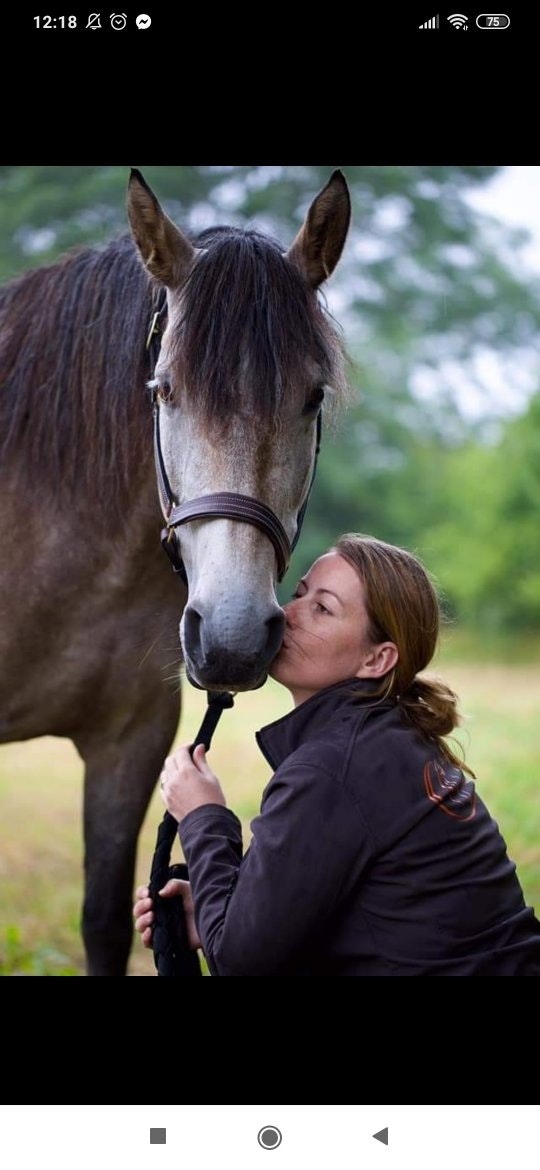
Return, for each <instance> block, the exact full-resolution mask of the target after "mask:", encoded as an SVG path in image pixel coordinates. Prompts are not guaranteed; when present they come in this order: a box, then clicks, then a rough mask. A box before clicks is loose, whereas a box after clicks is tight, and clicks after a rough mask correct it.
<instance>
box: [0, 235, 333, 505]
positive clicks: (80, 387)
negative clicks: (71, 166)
mask: <svg viewBox="0 0 540 1170" xmlns="http://www.w3.org/2000/svg"><path fill="white" fill-rule="evenodd" d="M194 242H195V243H196V245H197V246H198V247H199V248H200V249H201V252H200V255H199V258H198V261H197V264H196V265H195V266H194V268H193V270H192V272H191V274H190V275H189V276H188V278H187V281H186V284H185V289H184V292H185V298H184V302H183V304H184V308H183V319H182V322H181V327H180V328H179V329H178V330H177V334H176V338H177V340H176V342H174V343H173V345H174V350H173V359H174V361H175V362H176V361H177V362H178V370H179V372H180V373H181V375H182V376H183V379H184V380H185V384H186V385H187V386H189V392H190V395H193V403H194V406H195V408H196V409H197V410H198V411H200V412H201V414H202V416H203V417H204V418H205V419H206V420H207V421H208V423H209V424H212V423H213V422H215V421H217V420H219V421H220V422H221V423H222V424H223V422H224V421H225V420H226V419H227V417H228V416H230V414H231V411H232V408H233V405H234V400H235V395H236V392H237V389H238V386H237V382H238V375H239V372H240V371H241V373H242V378H243V382H244V385H245V386H246V387H248V393H249V394H250V395H251V396H252V402H251V406H252V407H253V412H254V413H255V414H256V415H257V416H258V417H260V418H261V420H262V421H266V422H268V421H271V422H272V423H274V422H275V421H276V416H277V415H278V414H279V407H280V404H281V402H282V399H283V395H284V394H285V393H286V391H287V389H288V387H289V386H290V385H292V384H294V383H296V384H300V385H302V384H306V382H307V373H306V368H305V359H306V354H308V355H310V356H311V357H312V358H313V359H314V361H315V362H316V363H317V365H318V367H319V369H320V372H321V380H322V381H323V382H327V383H328V384H329V385H330V386H331V387H332V389H333V390H334V391H336V392H337V395H338V397H339V395H340V392H341V391H342V390H344V389H345V377H344V373H343V350H342V346H341V340H340V338H339V336H338V332H337V330H336V329H335V328H334V325H333V323H332V320H331V318H330V315H329V314H328V313H327V311H326V310H325V309H324V308H323V306H322V305H321V304H320V302H319V301H318V299H317V298H316V297H315V296H313V295H312V294H310V292H309V290H308V289H307V287H306V285H305V283H304V280H303V278H302V277H301V275H300V273H298V272H297V271H296V269H295V268H294V267H293V265H291V264H290V263H288V262H287V261H286V260H285V258H284V256H283V252H282V249H281V247H280V245H279V244H278V243H277V242H276V241H275V240H272V239H270V238H269V237H268V236H263V235H261V234H260V233H259V232H256V231H251V230H247V231H246V230H241V229H236V228H229V227H226V228H212V229H209V230H208V231H206V232H203V233H202V234H201V235H200V236H198V237H197V239H196V240H195V241H194ZM160 295H162V293H161V290H160V289H159V287H158V286H157V285H155V284H154V282H153V281H152V280H151V279H150V278H149V277H148V275H147V273H146V271H145V269H144V267H143V265H142V263H141V261H140V258H139V255H138V252H137V250H136V247H135V245H134V243H133V240H132V237H131V236H130V235H125V236H121V237H119V238H117V239H115V240H113V241H111V242H110V243H108V244H106V245H105V246H103V247H84V248H81V249H79V250H76V251H73V252H70V253H68V254H67V255H66V256H64V257H62V258H60V259H59V260H57V261H56V262H55V263H53V264H50V265H47V266H44V267H42V268H36V269H33V270H31V271H29V272H27V273H25V274H24V275H22V276H20V277H18V278H16V279H14V280H12V281H11V282H9V283H8V284H7V285H5V286H4V287H3V288H2V289H0V339H1V341H0V387H1V391H0V459H1V460H2V462H3V464H4V465H9V463H10V462H12V464H13V468H14V470H15V471H16V473H18V474H19V475H24V476H25V479H26V480H27V481H28V479H30V480H32V481H33V482H34V483H35V488H36V491H39V492H40V493H44V492H45V491H47V490H48V491H49V492H52V493H53V494H54V496H55V498H64V499H65V498H66V496H67V497H68V498H70V499H72V500H73V498H74V493H78V494H79V493H81V492H84V493H85V495H88V494H90V495H92V494H93V495H94V496H96V494H97V493H99V495H100V496H101V499H102V501H103V499H104V498H105V499H106V500H107V502H108V504H110V508H111V510H113V511H114V510H115V509H118V508H120V507H121V504H122V496H123V493H125V492H126V491H127V490H130V489H133V487H134V482H133V481H134V474H135V471H137V472H139V470H140V469H145V468H146V465H147V462H149V461H151V459H152V437H151V436H152V420H151V411H150V405H149V395H148V390H147V382H148V380H149V378H150V377H151V375H152V372H153V371H152V370H151V368H150V357H149V353H148V351H147V350H146V338H147V334H148V329H149V324H150V321H151V316H152V313H153V311H154V310H155V309H156V307H157V304H158V301H159V297H160ZM248 406H249V404H248Z"/></svg>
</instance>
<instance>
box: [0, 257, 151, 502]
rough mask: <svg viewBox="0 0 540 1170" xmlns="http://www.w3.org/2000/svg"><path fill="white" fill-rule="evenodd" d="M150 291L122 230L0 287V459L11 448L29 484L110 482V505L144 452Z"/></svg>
mask: <svg viewBox="0 0 540 1170" xmlns="http://www.w3.org/2000/svg"><path fill="white" fill-rule="evenodd" d="M155 295H156V293H155V291H154V290H153V288H152V284H151V282H150V280H149V278H148V276H147V274H146V273H145V271H144V269H143V267H142V265H141V263H140V260H139V257H138V254H137V252H136V250H135V247H134V244H133V242H132V240H131V237H129V236H125V237H121V238H119V239H116V240H113V241H112V242H110V243H109V244H107V245H106V246H105V247H103V248H82V249H80V250H77V251H74V252H70V253H68V254H67V255H66V256H64V257H62V258H61V259H59V260H58V261H56V262H55V263H53V264H50V265H47V266H44V267H42V268H36V269H33V270H32V271H30V272H27V273H25V274H23V275H22V276H20V277H18V278H16V279H15V280H13V281H11V282H10V283H9V284H7V285H5V286H4V287H3V288H2V289H1V290H0V338H1V345H0V385H1V388H2V389H1V395H0V458H1V459H2V462H3V463H4V464H9V462H10V459H11V457H12V456H15V457H16V458H15V459H14V463H15V465H16V461H17V460H18V462H19V468H20V470H21V471H22V470H23V469H24V473H25V476H26V478H27V479H33V480H34V482H35V487H36V491H38V492H39V491H43V490H46V488H47V487H49V488H52V489H53V490H54V492H55V493H58V494H59V495H60V496H62V495H63V494H64V493H66V492H67V493H69V494H70V495H73V493H74V492H80V491H88V490H89V489H90V490H91V491H93V492H94V494H95V493H96V490H100V491H103V490H104V489H105V488H106V487H107V486H109V485H110V486H113V492H112V496H111V504H112V503H113V502H114V499H115V498H116V497H117V496H119V495H120V493H121V491H122V490H125V489H126V487H127V486H128V484H129V475H128V472H129V469H130V468H133V466H134V462H133V461H134V458H135V460H136V461H138V460H139V459H141V458H144V455H145V452H149V453H150V456H151V442H152V441H151V435H152V430H151V426H152V424H151V411H150V409H149V398H148V396H146V401H145V393H144V389H145V383H146V381H147V380H148V378H149V376H150V366H149V358H148V354H147V352H146V350H145V342H146V337H147V334H148V328H149V322H150V316H151V311H152V303H153V299H154V297H155ZM21 456H22V457H21ZM136 465H137V462H136V463H135V466H136ZM98 484H99V489H97V485H98Z"/></svg>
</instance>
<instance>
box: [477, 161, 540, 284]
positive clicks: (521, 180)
mask: <svg viewBox="0 0 540 1170" xmlns="http://www.w3.org/2000/svg"><path fill="white" fill-rule="evenodd" d="M470 202H471V203H472V204H473V206H474V207H477V208H478V210H479V211H485V212H487V213H488V214H489V215H494V216H496V217H497V218H498V219H501V220H503V221H505V220H506V221H507V222H508V223H511V224H512V225H513V226H515V227H524V228H527V229H528V230H529V231H530V232H532V233H533V238H532V241H531V243H530V245H528V246H527V247H525V248H524V249H523V252H522V255H523V258H524V260H526V261H527V264H528V265H529V266H530V267H532V268H533V269H534V270H535V271H536V272H537V273H538V274H540V167H505V168H504V171H502V172H501V173H500V174H499V175H498V176H497V177H496V178H495V179H494V180H493V181H492V182H491V183H489V184H487V185H486V186H485V187H484V188H483V189H482V190H475V192H474V194H473V195H471V197H470Z"/></svg>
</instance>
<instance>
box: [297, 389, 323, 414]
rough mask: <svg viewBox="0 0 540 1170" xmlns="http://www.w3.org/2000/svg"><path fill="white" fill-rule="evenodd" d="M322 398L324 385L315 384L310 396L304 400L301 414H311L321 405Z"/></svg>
mask: <svg viewBox="0 0 540 1170" xmlns="http://www.w3.org/2000/svg"><path fill="white" fill-rule="evenodd" d="M323 398H324V386H317V387H316V389H315V390H314V391H313V394H312V395H311V398H309V399H308V401H307V402H306V405H305V406H304V409H303V411H302V413H303V414H313V413H314V412H315V411H316V410H317V409H318V408H319V406H320V405H321V402H322V400H323Z"/></svg>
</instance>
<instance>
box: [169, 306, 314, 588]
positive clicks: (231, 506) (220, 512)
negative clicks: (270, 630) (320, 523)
mask: <svg viewBox="0 0 540 1170" xmlns="http://www.w3.org/2000/svg"><path fill="white" fill-rule="evenodd" d="M165 304H166V302H165V301H164V302H163V304H162V306H161V308H160V309H159V310H158V312H156V313H154V316H153V318H152V323H151V325H150V330H149V333H148V338H147V342H146V348H147V349H149V350H151V351H152V350H153V351H154V352H152V359H153V366H154V367H155V365H156V362H157V358H158V354H159V333H160V332H161V328H160V325H159V319H160V317H161V315H162V313H163V311H164V309H165ZM159 403H160V399H159V395H158V392H157V390H156V388H155V387H153V388H152V412H153V419H154V461H155V465H156V478H157V485H158V494H159V502H160V504H161V511H162V512H163V518H164V520H165V522H166V527H165V528H163V529H162V530H161V544H162V546H163V548H164V549H165V552H166V553H167V556H168V557H169V560H170V561H171V563H172V566H173V569H174V571H175V573H179V574H180V576H181V577H182V580H183V581H184V582H185V584H186V585H187V575H186V570H185V566H184V562H183V560H182V557H181V555H180V542H179V540H178V536H177V533H176V529H177V528H180V527H181V526H182V525H183V524H189V523H190V522H191V521H192V520H206V519H208V518H209V517H214V518H215V519H218V518H219V519H226V520H241V521H242V522H243V523H245V524H253V525H254V527H255V528H259V529H260V531H261V532H264V534H265V536H267V537H268V539H269V540H270V542H271V544H272V545H273V546H274V551H275V554H276V561H277V571H278V581H281V580H282V578H283V577H284V576H285V573H286V572H287V569H288V567H289V561H290V559H291V555H292V553H293V550H294V549H295V547H296V544H297V541H298V538H299V536H300V532H301V529H302V524H303V521H304V516H305V514H306V508H307V506H308V501H309V497H310V494H311V489H312V487H313V482H314V479H315V473H316V470H317V458H318V455H319V450H320V445H321V411H319V413H318V415H317V443H316V447H315V460H314V464H313V474H312V476H311V482H310V485H309V489H308V493H307V496H306V498H305V500H304V503H303V504H302V507H301V508H300V511H299V513H298V516H297V520H296V532H295V534H294V539H293V542H292V544H291V542H290V540H289V537H288V536H287V533H286V532H285V529H284V527H283V524H282V523H281V520H280V519H279V518H278V517H277V516H276V514H275V512H273V511H272V509H271V508H268V507H267V505H266V504H261V503H260V502H259V500H256V499H254V497H253V496H244V495H242V493H241V492H212V493H210V494H209V495H207V496H198V497H197V498H196V499H194V500H186V502H185V503H183V504H179V503H178V501H177V499H176V497H175V495H174V492H173V491H172V488H171V485H170V483H169V477H168V475H167V471H166V468H165V462H164V459H163V452H162V450H161V439H160V432H159Z"/></svg>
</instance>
